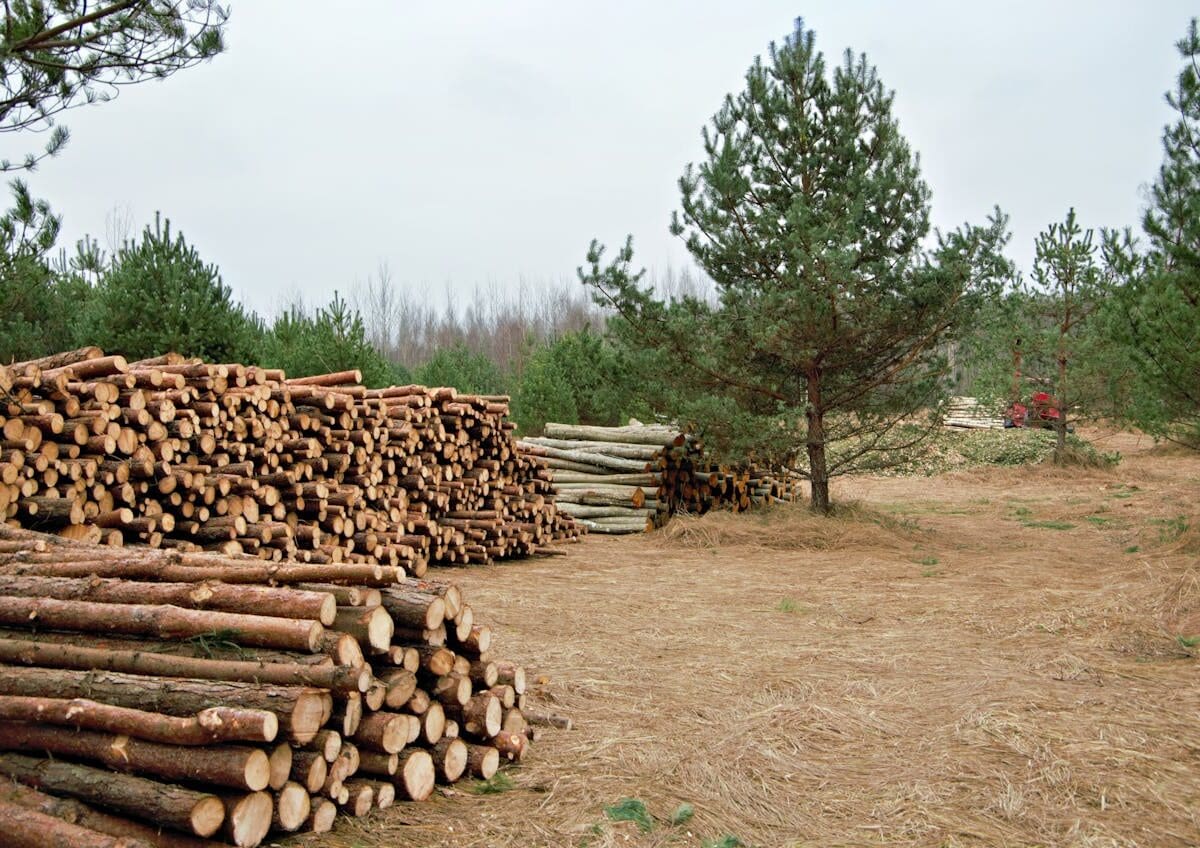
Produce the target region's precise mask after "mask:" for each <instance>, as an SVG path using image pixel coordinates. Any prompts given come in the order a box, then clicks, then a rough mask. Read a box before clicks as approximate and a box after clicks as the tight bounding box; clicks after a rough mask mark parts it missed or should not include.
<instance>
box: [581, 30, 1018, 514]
mask: <svg viewBox="0 0 1200 848" xmlns="http://www.w3.org/2000/svg"><path fill="white" fill-rule="evenodd" d="M892 101H893V95H892V93H891V92H889V91H888V90H887V89H885V88H884V86H883V84H882V82H880V80H879V77H878V75H877V74H876V71H875V68H874V67H873V66H871V65H870V64H869V63H868V62H867V59H866V57H865V56H854V55H852V54H850V53H849V52H847V53H846V55H845V57H844V59H843V60H842V62H841V63H839V64H837V65H835V66H834V67H832V68H830V67H828V66H827V65H826V62H825V58H824V56H823V55H822V54H821V53H820V52H819V51H818V50H817V49H816V46H815V43H814V38H813V33H812V32H811V31H810V30H807V29H805V28H804V26H803V24H802V23H801V22H797V25H796V29H795V31H794V32H793V33H792V35H790V36H789V37H788V38H787V39H786V40H785V41H784V42H783V44H782V45H779V46H776V45H774V44H773V45H771V49H770V52H769V55H768V57H767V60H766V61H763V60H762V59H758V60H756V61H755V62H754V64H753V65H752V66H751V68H750V70H749V71H748V72H747V74H746V86H745V89H744V90H743V91H742V92H741V93H739V94H737V95H736V96H729V97H727V98H726V99H725V102H724V104H723V105H722V107H721V109H720V111H719V112H718V113H717V114H716V116H715V117H714V118H713V120H712V125H711V127H710V128H706V129H705V131H704V150H705V155H706V159H705V161H704V162H702V163H701V164H700V165H699V167H689V168H688V169H687V171H686V172H685V173H684V175H683V178H682V179H681V180H680V183H679V184H680V190H681V193H682V210H681V211H680V213H678V214H677V215H676V217H675V218H674V220H673V222H672V231H673V232H674V233H676V234H677V235H680V236H682V237H684V238H685V240H686V243H687V247H688V250H689V251H690V252H691V254H692V256H693V257H694V258H695V260H696V262H697V263H698V264H699V265H700V267H701V268H703V269H704V271H705V272H706V273H707V274H708V275H709V277H711V278H712V280H713V281H714V283H715V284H716V288H717V292H716V300H715V302H710V301H706V300H699V299H696V298H683V299H680V300H677V301H674V302H670V303H668V302H665V301H664V300H662V299H660V298H658V297H656V296H655V293H654V292H653V290H650V289H643V288H642V287H641V285H640V280H641V275H640V274H634V273H631V272H630V263H631V260H632V248H631V246H630V244H629V243H628V242H627V243H626V246H625V248H624V250H622V251H621V253H620V254H619V255H618V256H617V258H616V261H614V262H613V263H612V264H610V265H608V266H606V267H602V266H601V256H602V248H600V247H599V246H598V245H597V244H596V243H594V242H593V245H592V249H591V250H590V251H589V255H588V266H586V267H585V268H584V269H581V270H580V275H581V277H582V279H583V280H584V282H585V283H587V284H589V285H591V286H593V288H594V296H595V297H596V299H597V300H598V302H600V303H602V304H604V305H609V306H612V307H614V308H615V309H616V310H617V311H618V312H619V313H620V316H621V317H620V319H619V320H617V321H615V322H613V327H614V328H615V332H616V333H617V335H618V336H619V337H620V338H621V339H622V341H623V342H624V343H626V344H628V345H629V346H631V347H634V348H637V349H640V351H641V352H642V355H641V361H642V363H643V365H644V367H645V378H646V379H647V380H652V379H657V380H658V383H657V384H656V385H655V387H654V388H655V389H656V393H657V394H658V396H659V397H660V398H661V406H662V407H663V411H664V412H666V413H668V414H671V415H674V416H677V417H680V418H682V419H684V420H686V421H690V422H693V423H695V424H696V425H698V426H699V427H701V428H702V429H703V431H704V433H705V438H706V443H707V444H709V445H711V446H713V447H715V448H717V449H718V450H719V451H720V452H722V453H727V454H728V455H730V456H733V457H742V458H744V457H748V456H749V457H755V458H758V459H762V460H775V461H780V462H785V463H789V464H790V463H792V462H793V461H794V460H796V459H799V454H800V452H801V450H802V451H803V455H804V458H805V459H806V460H807V462H806V463H805V464H804V467H803V468H802V469H801V470H802V472H803V473H806V474H807V476H808V477H809V479H810V481H811V484H812V506H813V508H814V509H816V510H818V511H822V512H824V511H828V509H829V507H830V499H829V480H830V478H831V477H833V476H835V475H837V474H841V473H845V472H848V471H851V470H854V469H855V468H861V467H863V466H864V465H870V464H872V463H874V462H878V461H879V459H880V455H881V452H886V451H887V450H888V449H892V448H897V447H901V446H903V445H905V444H907V443H909V442H911V441H912V440H913V439H919V438H920V437H921V436H922V435H923V432H927V431H922V432H921V433H913V432H912V431H909V430H905V429H904V428H902V426H901V425H902V424H903V423H904V422H906V421H908V420H911V419H912V417H913V416H914V415H915V414H917V413H918V411H919V410H922V409H924V408H927V407H929V406H930V405H936V404H937V402H938V401H939V398H940V397H941V395H942V377H943V375H944V372H945V371H946V361H945V357H944V356H943V355H942V352H941V351H942V349H943V348H942V345H943V343H944V342H946V341H948V340H949V339H951V338H952V337H953V336H954V335H955V334H956V333H957V332H958V331H959V329H960V328H962V327H963V326H964V325H965V323H966V321H967V319H968V318H969V317H970V315H971V314H972V312H973V310H974V309H975V307H976V305H977V303H978V301H979V300H980V298H981V297H982V296H983V294H984V292H985V289H987V288H988V287H989V286H994V285H996V284H997V283H998V281H999V280H1000V279H1001V278H1003V277H1006V276H1008V275H1009V274H1010V273H1011V269H1010V267H1009V266H1008V263H1007V262H1005V261H1004V260H1003V259H1001V258H1000V257H999V249H1000V248H1001V247H1002V246H1003V245H1004V243H1005V241H1006V240H1007V234H1006V232H1005V219H1004V217H1003V216H1002V215H1000V214H999V213H997V214H996V216H995V217H994V218H993V219H992V221H991V222H990V224H989V225H988V226H985V227H970V226H967V227H963V228H961V229H959V230H956V231H954V232H951V233H948V234H939V235H938V237H937V239H936V245H935V246H934V247H933V248H932V249H931V250H927V249H926V248H925V247H924V245H925V242H926V237H927V236H928V235H929V232H930V224H929V189H928V188H927V186H926V185H925V183H924V181H923V180H922V179H921V175H920V169H919V167H918V160H917V156H916V155H915V154H914V153H913V151H912V150H911V149H910V148H909V146H908V143H907V142H906V141H905V139H904V137H903V136H902V135H901V133H900V130H899V127H898V126H897V123H896V119H895V117H894V116H893V114H892Z"/></svg>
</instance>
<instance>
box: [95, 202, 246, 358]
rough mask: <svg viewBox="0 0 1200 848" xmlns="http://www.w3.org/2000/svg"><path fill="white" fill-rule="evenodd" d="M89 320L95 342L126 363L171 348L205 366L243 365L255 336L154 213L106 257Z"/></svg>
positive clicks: (213, 272) (214, 278)
mask: <svg viewBox="0 0 1200 848" xmlns="http://www.w3.org/2000/svg"><path fill="white" fill-rule="evenodd" d="M90 323H91V325H92V326H93V327H94V329H95V333H96V337H95V339H94V343H95V344H99V345H100V346H101V347H103V348H105V349H106V350H108V351H110V352H112V353H120V354H124V355H125V356H127V357H129V358H132V359H142V358H145V357H150V356H157V355H159V354H162V353H166V352H168V351H175V352H177V353H182V354H183V355H185V356H199V357H202V358H204V359H207V360H210V361H213V362H234V361H240V360H245V359H249V358H252V351H253V348H254V345H255V342H256V339H257V336H258V333H259V330H258V328H257V324H256V322H255V321H254V319H253V318H252V316H250V315H248V314H247V313H246V312H245V311H244V310H243V308H242V306H241V305H240V304H238V303H235V302H234V300H233V293H232V291H231V290H230V288H229V286H227V285H225V283H224V282H222V280H221V274H220V272H219V271H218V270H217V268H216V266H215V265H206V264H205V263H204V261H203V260H202V259H201V258H200V255H199V254H198V253H197V252H196V249H195V248H194V247H192V246H191V245H189V244H188V243H187V241H186V240H185V239H184V237H183V234H182V233H176V234H174V235H172V233H171V222H170V221H169V220H168V221H165V222H164V221H163V220H162V219H160V218H159V217H158V216H155V219H154V228H153V229H151V228H150V227H146V229H145V231H144V232H143V233H142V238H141V240H140V241H138V240H134V241H131V242H128V243H126V244H125V246H124V247H122V248H121V249H120V250H119V251H118V252H117V255H116V256H115V257H114V258H113V262H112V265H111V267H110V268H109V269H108V270H107V272H106V273H105V274H104V276H103V277H102V278H101V280H100V284H99V286H98V287H97V291H96V296H95V306H94V313H93V315H92V319H91V322H90Z"/></svg>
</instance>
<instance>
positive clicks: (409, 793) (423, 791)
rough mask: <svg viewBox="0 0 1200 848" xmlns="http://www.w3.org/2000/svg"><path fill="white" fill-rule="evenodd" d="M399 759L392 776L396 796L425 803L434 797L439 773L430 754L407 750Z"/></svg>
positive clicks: (419, 750)
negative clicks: (427, 799) (430, 797)
mask: <svg viewBox="0 0 1200 848" xmlns="http://www.w3.org/2000/svg"><path fill="white" fill-rule="evenodd" d="M492 750H495V749H494V748H493V749H492ZM397 757H398V759H399V765H398V766H397V768H396V773H395V774H394V775H393V776H392V782H393V783H394V784H395V786H396V794H397V795H399V796H400V797H402V798H407V799H408V800H409V801H424V800H425V799H426V798H428V797H429V796H430V795H432V794H433V789H434V784H435V782H436V779H437V772H436V770H435V769H434V767H433V758H432V757H430V756H429V752H428V751H422V750H421V749H420V748H405V749H404V750H403V751H401V752H400V753H399V754H398V755H397Z"/></svg>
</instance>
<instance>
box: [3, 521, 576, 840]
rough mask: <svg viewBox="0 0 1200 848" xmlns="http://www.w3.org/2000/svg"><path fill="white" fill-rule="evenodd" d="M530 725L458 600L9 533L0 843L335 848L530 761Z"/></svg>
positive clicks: (392, 584)
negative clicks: (356, 819) (469, 783)
mask: <svg viewBox="0 0 1200 848" xmlns="http://www.w3.org/2000/svg"><path fill="white" fill-rule="evenodd" d="M524 708H525V672H524V669H523V668H522V667H521V666H519V665H516V664H514V663H511V662H505V661H503V660H500V659H498V658H497V657H496V656H495V654H494V653H493V650H492V631H491V629H490V628H489V627H488V626H487V625H486V624H483V623H481V622H479V621H478V620H477V619H476V618H475V614H474V612H473V610H472V608H471V606H470V605H469V604H468V603H467V602H466V600H465V599H464V598H463V594H462V592H461V590H460V589H459V588H458V587H457V586H456V585H453V584H450V583H445V582H435V581H426V580H420V579H417V578H413V577H405V576H403V574H402V572H401V570H400V569H398V568H397V567H396V566H392V565H381V564H374V565H366V564H350V563H299V562H295V563H274V562H263V561H262V560H260V559H258V558H256V557H251V556H248V555H240V556H230V555H225V554H220V553H210V552H190V551H178V550H177V551H163V550H153V549H145V548H141V549H138V548H130V549H118V548H113V547H107V546H100V545H91V544H87V543H81V542H73V541H64V540H63V539H61V538H60V537H58V536H46V535H43V534H37V533H33V532H30V531H26V530H19V529H14V528H9V527H4V526H2V525H0V833H3V834H4V837H3V839H2V840H0V841H3V843H4V844H5V845H15V846H27V845H28V846H42V845H64V846H66V845H71V846H83V845H87V846H113V848H115V846H118V845H120V846H126V848H129V847H130V846H159V848H168V846H170V848H177V846H184V848H199V846H213V845H215V844H216V843H215V842H214V841H210V840H218V841H220V842H221V843H222V844H224V843H231V844H233V845H237V846H255V845H259V844H260V843H261V842H262V841H263V840H264V839H266V838H267V837H268V835H269V834H272V833H274V834H278V835H285V834H287V833H294V832H299V831H317V832H323V831H327V830H328V829H329V828H330V827H331V826H332V825H333V822H334V819H335V818H336V817H337V816H339V815H351V816H361V815H365V814H366V813H368V812H369V811H371V810H373V809H382V808H384V807H387V806H390V805H391V804H393V803H394V802H396V801H399V800H412V801H419V800H423V799H425V798H428V797H429V796H430V795H431V794H432V793H433V791H434V788H435V785H436V784H437V783H452V782H454V781H457V780H459V779H460V778H463V777H473V778H482V779H487V778H490V777H491V776H492V775H493V774H494V773H495V772H496V770H497V768H498V767H499V766H500V765H501V764H502V763H504V762H507V761H511V760H519V759H521V757H522V756H523V755H524V753H525V750H526V745H527V743H528V741H529V739H530V737H531V736H532V735H533V728H530V727H529V724H528V722H527V721H526V718H525V715H524V713H523V712H522V711H523V709H524ZM552 720H554V721H558V722H559V723H561V722H562V720H561V719H557V717H544V718H543V719H542V721H543V723H551V722H552Z"/></svg>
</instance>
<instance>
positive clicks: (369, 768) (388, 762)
mask: <svg viewBox="0 0 1200 848" xmlns="http://www.w3.org/2000/svg"><path fill="white" fill-rule="evenodd" d="M358 756H359V761H358V770H359V772H361V773H363V774H373V775H376V776H378V777H391V776H392V775H394V774H395V773H396V768H397V766H399V764H400V758H399V757H398V756H397V755H396V754H384V753H382V752H380V751H371V750H369V749H364V750H361V751H359V752H358Z"/></svg>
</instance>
